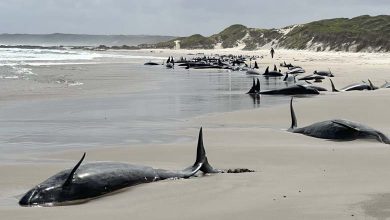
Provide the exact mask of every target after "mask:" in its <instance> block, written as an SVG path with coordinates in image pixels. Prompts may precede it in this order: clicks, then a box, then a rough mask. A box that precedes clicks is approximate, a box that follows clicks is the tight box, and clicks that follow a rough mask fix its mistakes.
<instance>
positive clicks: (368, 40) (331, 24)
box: [280, 15, 390, 51]
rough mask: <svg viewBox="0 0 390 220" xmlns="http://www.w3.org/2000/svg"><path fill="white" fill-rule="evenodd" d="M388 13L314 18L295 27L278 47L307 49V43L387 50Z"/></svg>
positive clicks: (337, 48) (339, 47) (345, 47)
mask: <svg viewBox="0 0 390 220" xmlns="http://www.w3.org/2000/svg"><path fill="white" fill-rule="evenodd" d="M389 37H390V16H387V15H380V16H374V17H371V16H368V15H364V16H359V17H355V18H352V19H348V18H336V19H328V20H321V21H314V22H311V23H308V24H305V25H301V26H299V27H297V28H294V29H293V30H292V31H291V32H290V33H288V34H287V35H286V36H285V37H284V39H283V40H282V41H281V42H280V46H282V47H286V48H291V49H306V47H307V46H308V45H307V43H308V42H310V43H317V44H322V45H323V47H321V48H320V47H318V48H317V50H324V49H325V48H326V47H328V48H329V49H330V50H347V51H348V50H350V49H351V48H350V47H352V46H355V47H356V49H355V51H361V50H364V49H368V48H378V49H377V50H379V51H390V42H389V40H388V39H389Z"/></svg>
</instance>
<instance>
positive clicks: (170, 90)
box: [0, 49, 289, 162]
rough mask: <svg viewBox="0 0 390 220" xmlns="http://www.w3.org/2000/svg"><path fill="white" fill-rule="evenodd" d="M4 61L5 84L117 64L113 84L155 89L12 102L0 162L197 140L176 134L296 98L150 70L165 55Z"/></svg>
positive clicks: (4, 109)
mask: <svg viewBox="0 0 390 220" xmlns="http://www.w3.org/2000/svg"><path fill="white" fill-rule="evenodd" d="M0 57H1V58H0V63H1V65H0V80H3V81H4V82H5V83H6V82H7V80H36V79H38V78H39V74H40V73H39V72H34V70H35V69H36V66H37V65H38V64H39V65H43V66H45V68H46V69H47V68H48V69H49V70H52V72H53V73H52V74H53V75H56V74H57V73H56V70H58V66H67V67H73V66H74V67H75V68H76V67H80V65H81V66H82V65H83V64H88V65H85V66H83V68H82V69H83V71H90V72H93V71H94V70H95V69H99V68H100V67H101V66H102V65H103V66H104V65H110V68H109V69H110V72H109V73H107V74H108V75H107V77H108V78H109V77H110V76H111V77H114V76H116V75H124V74H126V75H127V74H128V75H130V76H131V75H134V76H140V75H142V77H143V78H142V80H145V81H152V82H153V88H148V89H146V90H143V91H139V92H127V93H124V94H123V93H122V92H120V91H119V90H118V92H117V93H115V91H114V92H111V94H109V95H104V96H80V97H75V98H66V99H64V98H62V99H50V100H19V101H14V102H12V101H11V102H7V103H6V104H5V105H3V106H0V123H1V126H0V162H7V161H15V160H26V158H24V157H23V156H21V155H23V154H21V152H23V153H26V154H30V153H35V152H43V151H48V150H50V151H53V150H62V149H69V148H80V147H83V148H88V147H107V146H131V145H135V144H151V143H170V142H180V141H189V140H191V141H192V140H193V139H194V136H195V134H194V136H191V137H183V136H176V135H175V134H174V133H175V131H177V130H180V129H187V128H189V126H193V125H188V124H186V121H187V120H189V119H191V118H193V117H197V116H201V115H205V114H209V113H216V112H229V111H236V110H242V109H253V108H259V107H268V106H272V105H275V104H278V103H287V102H288V99H289V98H288V97H284V96H262V97H261V98H260V97H252V96H250V95H247V94H245V93H246V92H247V91H248V90H249V88H250V87H251V85H252V79H253V77H252V76H247V75H246V74H245V72H230V71H227V70H185V69H182V68H179V67H177V68H175V69H174V70H172V69H166V68H165V67H164V66H144V65H143V63H144V62H147V61H149V60H154V61H156V62H160V61H162V60H165V59H166V57H164V56H163V55H159V54H147V53H139V52H133V53H132V52H126V53H125V52H101V53H100V52H87V51H57V50H53V51H51V50H25V51H23V50H22V49H11V50H0ZM94 68H95V69H94ZM68 69H72V68H68ZM12 77H14V78H12ZM54 78H55V77H54ZM130 78H131V77H130ZM138 79H139V78H137V77H134V80H135V81H129V84H130V85H134V84H137V81H136V80H138ZM72 82H73V83H74V87H75V88H74V89H77V87H81V88H83V86H85V85H84V82H83V81H80V82H78V81H72ZM49 83H50V82H49ZM52 83H58V82H52ZM60 83H61V82H60ZM261 84H262V89H273V88H280V87H284V86H286V85H285V83H284V82H282V81H281V80H280V79H269V80H266V79H264V78H261ZM130 85H129V86H130ZM200 126H203V125H202V124H199V125H196V127H200ZM221 126H222V125H221Z"/></svg>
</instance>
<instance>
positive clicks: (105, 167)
mask: <svg viewBox="0 0 390 220" xmlns="http://www.w3.org/2000/svg"><path fill="white" fill-rule="evenodd" d="M84 157H85V153H84V155H83V157H82V158H81V160H80V161H79V163H78V164H77V165H76V166H75V167H74V168H73V169H67V170H64V171H61V172H59V173H57V174H55V175H54V176H52V177H50V178H49V179H47V180H46V181H44V182H42V183H40V184H39V185H37V186H36V187H34V188H33V189H31V190H29V191H28V192H27V193H26V194H25V195H24V196H23V197H22V198H21V199H20V201H19V205H21V206H54V205H68V204H77V203H82V202H86V201H88V200H90V199H93V198H96V197H100V196H102V195H105V194H107V193H111V192H114V191H117V190H119V189H123V188H126V187H131V186H134V185H138V184H142V183H150V182H155V181H159V180H164V179H169V178H189V177H191V176H193V175H195V174H196V173H197V172H198V171H199V170H200V171H202V172H204V173H217V172H221V171H219V170H216V169H214V168H212V167H211V165H210V164H209V163H208V161H207V157H206V152H205V150H204V146H203V138H202V129H201V130H200V132H199V139H198V147H197V157H196V162H195V163H194V165H193V166H190V167H188V168H186V169H184V170H179V171H171V170H164V169H154V168H152V167H149V166H143V165H132V164H127V163H116V162H96V163H88V164H85V165H81V162H82V161H83V159H84ZM80 165H81V166H80Z"/></svg>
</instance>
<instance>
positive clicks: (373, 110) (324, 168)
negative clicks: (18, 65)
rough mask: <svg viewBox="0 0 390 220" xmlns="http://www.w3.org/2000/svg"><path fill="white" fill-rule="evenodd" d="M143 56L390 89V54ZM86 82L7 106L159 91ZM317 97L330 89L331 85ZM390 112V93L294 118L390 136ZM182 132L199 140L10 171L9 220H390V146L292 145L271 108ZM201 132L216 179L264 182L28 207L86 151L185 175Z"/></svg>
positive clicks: (149, 187)
mask: <svg viewBox="0 0 390 220" xmlns="http://www.w3.org/2000/svg"><path fill="white" fill-rule="evenodd" d="M137 53H140V54H149V55H153V54H158V55H161V56H165V55H166V56H168V54H170V55H173V56H175V57H179V56H182V55H185V54H188V53H204V54H206V55H207V54H229V53H232V54H248V55H252V54H256V55H263V56H264V58H263V59H259V60H258V61H259V64H260V67H261V69H262V70H263V69H265V67H266V66H268V65H269V66H273V65H274V64H276V65H279V63H281V62H283V61H286V62H287V63H290V62H291V63H293V64H295V65H300V66H302V67H303V68H305V70H306V73H307V74H308V73H312V72H313V71H314V70H316V69H317V70H328V68H330V69H331V70H332V72H333V73H334V74H335V77H334V78H333V81H334V82H335V84H336V86H337V87H338V88H341V87H343V86H346V85H348V84H351V83H355V82H360V81H361V80H367V79H370V80H371V81H372V82H373V83H374V84H375V85H376V86H380V85H382V84H383V83H384V82H385V80H390V75H389V74H390V63H389V62H388V61H389V60H390V54H388V53H387V54H386V53H342V52H321V53H316V52H308V51H290V50H276V57H275V58H274V59H271V58H270V56H269V52H268V50H262V51H239V50H228V49H227V50H213V51H211V50H199V51H185V50H177V51H173V50H172V51H170V50H152V51H150V50H142V51H139V52H137ZM124 63H125V61H124ZM106 68H107V69H109V66H106ZM72 71H74V70H72V69H70V70H66V72H68V73H69V72H70V73H71V72H72ZM79 71H80V72H81V74H74V75H73V76H72V77H71V78H72V79H73V80H75V81H82V82H84V83H85V86H80V87H78V88H77V89H69V88H68V87H65V86H63V85H57V87H60V88H59V89H58V88H56V89H55V92H54V90H53V89H51V88H50V87H48V86H44V85H42V84H41V83H39V82H38V83H37V82H27V81H24V82H22V83H19V84H18V85H15V86H14V87H11V86H10V89H8V90H7V92H5V93H3V94H1V95H0V97H1V102H2V103H3V104H2V105H7V103H8V102H9V100H10V99H11V97H12V102H15V101H23V100H26V99H32V98H34V99H56V100H61V99H67V98H72V97H73V98H74V97H77V98H80V97H90V96H99V97H100V96H107V95H109V94H119V95H120V94H124V93H130V92H133V91H142V90H143V89H144V88H145V87H148V85H152V84H153V82H146V83H145V84H142V83H141V84H138V83H137V80H138V79H128V78H126V74H125V71H124V72H121V73H117V77H116V78H115V79H113V80H106V81H104V83H99V82H101V81H99V80H98V79H100V78H99V75H94V74H93V71H90V72H88V74H85V72H83V71H82V70H79ZM41 72H42V71H41ZM242 74H245V73H244V72H243V73H242ZM100 77H104V76H100ZM139 80H141V78H140V79H139ZM128 83H129V84H131V85H129V84H128ZM148 83H149V84H148ZM3 84H4V82H1V85H3ZM15 84H17V83H15ZM24 84H26V85H24ZM34 85H36V86H34ZM132 85H134V86H132ZM318 85H321V86H323V87H325V88H328V89H330V83H329V81H328V80H324V82H322V83H320V84H318ZM249 86H250V84H249V85H248V89H249ZM22 88H30V89H22ZM389 103H390V90H389V89H379V90H375V91H356V92H341V93H331V92H325V93H323V94H321V95H318V96H316V97H313V98H296V99H295V100H294V107H295V112H296V114H297V119H298V126H305V125H309V124H311V123H314V122H317V121H321V120H327V119H334V118H342V119H349V120H352V121H357V122H361V123H363V124H366V125H369V126H371V127H373V128H376V129H378V130H380V131H382V132H383V133H385V134H387V135H390V117H389V113H388V108H389V107H390V104H389ZM260 105H261V99H260ZM182 123H184V124H185V125H186V127H187V129H180V128H178V129H177V130H175V131H172V132H173V133H174V135H182V136H185V137H190V138H189V139H190V140H185V141H183V142H175V143H172V144H170V143H164V144H153V143H151V144H146V145H145V144H137V143H135V144H127V145H126V144H125V145H122V146H112V145H107V146H104V147H103V148H80V149H77V148H72V149H70V150H64V151H61V152H57V151H56V152H30V153H29V154H28V156H29V157H33V158H34V159H36V161H40V162H37V163H34V162H25V163H23V162H20V161H18V162H8V163H3V164H0V174H1V175H2V177H1V178H0V219H29V220H34V219H51V218H53V219H69V217H71V218H74V219H94V220H96V219H107V218H111V219H129V218H131V219H200V218H206V219H300V220H301V219H387V218H390V212H389V209H388V207H389V206H390V188H389V186H390V171H389V167H390V160H389V158H390V148H389V145H386V144H382V143H379V142H377V141H375V140H356V141H345V142H344V141H340V142H336V141H329V140H322V139H316V138H312V137H307V136H304V135H301V134H293V133H289V132H287V131H286V130H287V128H288V127H289V125H290V123H291V118H290V112H289V102H288V101H287V102H286V103H281V104H278V105H275V106H272V107H261V108H256V109H249V110H240V111H232V112H222V113H210V114H206V115H201V116H196V117H192V118H189V119H186V120H183V121H182ZM200 126H203V129H204V131H203V132H204V142H205V148H206V151H207V155H208V159H209V162H210V163H211V164H212V165H213V166H214V167H216V168H220V169H228V168H249V169H253V170H255V171H256V172H254V173H241V174H213V175H207V176H199V177H194V178H190V179H178V180H164V181H160V182H156V183H150V184H143V185H139V186H135V187H131V188H129V189H126V190H123V191H121V192H118V193H115V194H112V195H109V196H105V197H103V198H99V199H96V200H92V201H90V202H87V203H85V204H81V205H74V206H60V207H51V208H39V207H33V208H27V207H20V206H18V203H17V202H18V199H19V198H20V196H21V195H22V194H23V193H25V192H26V191H27V190H29V189H30V188H32V187H33V186H35V185H36V184H38V183H40V182H42V181H43V180H45V179H47V178H48V177H50V176H51V175H53V174H55V173H57V172H59V171H61V170H63V169H67V168H70V167H72V166H73V165H74V164H75V163H76V161H77V160H78V159H79V158H80V157H81V155H82V153H83V152H84V151H87V157H86V160H85V162H92V161H120V162H128V163H134V164H145V165H150V166H153V167H156V168H165V169H182V168H185V167H187V166H189V165H191V164H192V163H193V161H194V159H195V150H196V149H195V148H196V139H197V132H198V128H199V127H200Z"/></svg>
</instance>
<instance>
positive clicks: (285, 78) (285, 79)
mask: <svg viewBox="0 0 390 220" xmlns="http://www.w3.org/2000/svg"><path fill="white" fill-rule="evenodd" d="M287 78H288V73H286V76H285V77H284V79H283V81H284V82H286V81H287Z"/></svg>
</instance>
